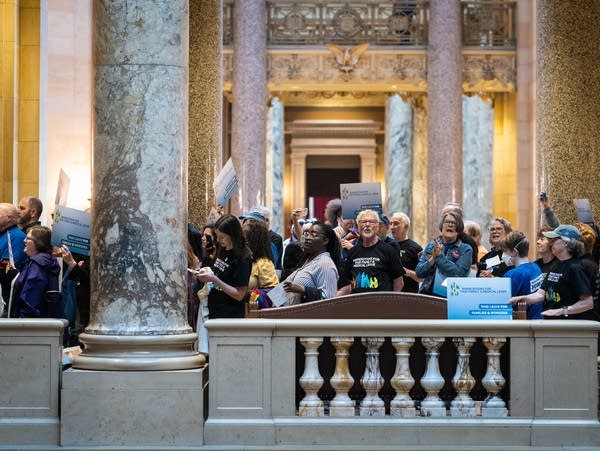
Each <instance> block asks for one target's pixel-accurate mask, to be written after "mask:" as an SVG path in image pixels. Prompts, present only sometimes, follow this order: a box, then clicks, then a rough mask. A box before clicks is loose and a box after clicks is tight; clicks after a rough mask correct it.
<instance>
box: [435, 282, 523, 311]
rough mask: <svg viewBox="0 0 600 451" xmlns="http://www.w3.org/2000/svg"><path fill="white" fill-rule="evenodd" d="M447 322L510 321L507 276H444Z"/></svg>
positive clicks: (509, 291) (510, 306)
mask: <svg viewBox="0 0 600 451" xmlns="http://www.w3.org/2000/svg"><path fill="white" fill-rule="evenodd" d="M446 287H447V290H448V319H512V312H513V309H512V305H510V304H508V300H509V299H510V298H511V289H510V279H509V278H508V277H448V278H447V279H446Z"/></svg>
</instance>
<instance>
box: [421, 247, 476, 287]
mask: <svg viewBox="0 0 600 451" xmlns="http://www.w3.org/2000/svg"><path fill="white" fill-rule="evenodd" d="M434 246H435V241H430V242H429V243H427V246H425V249H424V250H423V252H422V253H421V256H420V257H419V263H418V264H417V267H416V268H415V272H416V273H417V277H420V278H423V283H422V284H421V288H420V289H419V293H425V294H431V291H432V289H433V281H434V279H435V271H436V269H437V270H439V272H440V273H441V274H442V276H444V277H467V276H468V275H469V272H470V271H471V261H472V258H473V249H471V246H469V245H468V244H465V243H463V242H462V241H461V240H456V242H454V243H453V244H452V245H450V246H448V248H447V249H446V250H445V252H443V253H441V254H439V255H438V256H437V257H436V258H435V264H434V265H433V266H429V262H428V261H427V259H428V258H429V256H430V255H431V251H432V249H433V247H434Z"/></svg>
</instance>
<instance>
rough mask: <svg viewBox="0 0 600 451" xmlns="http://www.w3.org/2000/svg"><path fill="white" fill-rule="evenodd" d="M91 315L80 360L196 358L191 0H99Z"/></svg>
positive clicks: (134, 364) (121, 362)
mask: <svg viewBox="0 0 600 451" xmlns="http://www.w3.org/2000/svg"><path fill="white" fill-rule="evenodd" d="M93 17H94V29H95V35H94V54H95V90H96V94H95V127H94V129H95V134H94V174H93V190H92V196H93V200H92V243H91V275H90V276H91V306H90V314H91V320H90V324H89V326H88V327H87V329H86V331H85V333H84V334H82V335H81V336H80V340H81V341H82V342H83V343H84V344H85V350H84V351H83V353H82V354H81V355H80V356H79V357H78V358H76V359H75V360H74V362H73V366H74V367H75V368H78V369H94V370H102V369H104V370H126V371H128V370H173V369H188V368H196V367H199V366H201V365H202V364H203V363H204V357H203V356H201V355H199V354H198V353H197V352H194V351H193V344H194V341H195V340H196V334H194V333H192V330H191V328H190V327H189V325H188V323H187V315H186V307H187V284H186V247H185V243H186V233H187V226H186V224H187V214H186V213H187V150H188V149H187V148H188V125H187V120H188V2H187V0H171V1H157V2H145V1H131V0H102V1H100V0H99V1H96V2H94V16H93Z"/></svg>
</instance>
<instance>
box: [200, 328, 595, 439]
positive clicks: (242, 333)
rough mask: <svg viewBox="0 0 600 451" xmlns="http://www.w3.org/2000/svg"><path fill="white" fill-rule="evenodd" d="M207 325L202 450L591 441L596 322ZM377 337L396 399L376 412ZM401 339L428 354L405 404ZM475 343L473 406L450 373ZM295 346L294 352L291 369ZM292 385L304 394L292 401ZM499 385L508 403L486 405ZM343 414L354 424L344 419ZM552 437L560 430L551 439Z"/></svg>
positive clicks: (463, 380)
mask: <svg viewBox="0 0 600 451" xmlns="http://www.w3.org/2000/svg"><path fill="white" fill-rule="evenodd" d="M207 328H208V330H209V334H210V353H209V354H210V383H209V414H208V419H207V422H206V424H205V443H206V444H207V445H209V444H210V445H225V444H230V445H231V444H234V445H273V444H275V443H278V444H280V445H282V444H283V445H284V444H289V445H293V444H295V445H298V444H303V443H304V444H305V443H307V442H306V440H308V438H309V437H310V443H319V444H323V445H328V444H329V445H338V446H344V445H348V446H350V445H355V444H357V443H363V441H364V440H366V439H367V438H368V440H370V441H369V446H370V447H371V449H375V448H376V447H377V446H383V445H385V444H387V443H406V444H407V445H410V444H417V443H421V444H422V443H428V444H432V445H433V444H438V445H441V444H444V445H448V446H463V445H465V446H466V445H472V446H477V445H480V444H482V443H486V446H487V445H489V446H498V447H500V446H507V445H513V446H530V445H532V444H534V445H536V446H544V445H546V446H549V445H556V444H572V443H577V444H582V445H584V444H586V443H588V442H589V443H590V444H592V443H594V440H597V438H598V437H599V436H600V424H599V423H598V418H597V375H596V340H597V333H598V329H600V325H599V324H597V323H594V322H586V321H447V320H360V321H357V320H335V319H246V320H212V321H209V322H208V323H207ZM355 339H360V340H362V341H363V343H364V346H365V348H366V357H365V358H364V363H363V365H364V367H363V368H366V370H363V372H362V374H363V375H362V377H360V379H361V381H360V385H361V386H362V387H363V389H364V391H365V392H366V393H365V394H364V396H362V397H361V398H360V399H359V402H357V403H355V400H353V399H350V400H349V398H350V397H349V396H348V395H349V388H348V387H350V383H349V381H348V380H346V376H347V375H348V371H345V365H346V363H347V361H345V360H344V359H346V357H345V355H346V354H347V350H348V348H349V346H351V343H352V342H354V340H355ZM384 339H385V340H387V341H388V342H389V341H391V342H392V344H393V345H394V347H395V349H396V354H395V357H393V359H394V360H395V361H396V362H397V363H398V362H399V363H398V365H397V368H399V370H398V369H397V371H396V372H395V373H394V377H393V378H392V379H393V380H391V381H390V383H391V385H392V387H394V389H395V391H396V394H397V395H399V396H398V398H397V399H396V398H394V400H392V401H389V400H386V402H385V404H384V402H383V401H382V400H381V398H380V397H379V396H378V393H379V388H380V387H381V384H382V377H381V374H380V373H378V371H377V361H378V358H377V357H378V354H377V352H378V351H377V349H378V347H379V346H380V345H381V343H382V342H383V341H384ZM323 340H326V341H329V342H331V345H332V346H333V347H334V348H335V351H336V353H335V364H334V368H335V372H333V373H332V372H329V373H328V374H324V372H323V371H322V369H320V367H319V364H317V362H319V353H320V352H321V351H319V347H320V342H321V341H323ZM411 340H417V341H420V342H421V343H423V346H424V347H425V348H426V349H427V353H428V354H427V364H426V367H427V368H423V370H424V373H422V375H418V377H417V378H414V379H415V381H416V380H419V382H420V384H421V386H422V387H423V389H424V390H425V391H426V392H427V396H426V397H425V398H424V399H422V400H420V402H419V403H414V402H413V401H414V400H413V399H412V398H411V397H410V396H409V391H410V390H409V389H407V385H405V384H407V380H408V379H409V378H408V377H407V376H410V375H411V373H412V371H411V370H413V368H410V369H409V367H410V365H407V362H408V360H407V357H406V356H407V353H408V354H410V352H412V351H409V348H410V347H409V346H408V343H410V341H411ZM474 340H479V341H480V342H482V343H483V344H484V345H485V347H486V348H487V351H486V352H487V358H484V360H486V361H487V370H488V371H487V372H486V374H485V376H484V377H482V378H480V380H479V382H480V383H481V384H482V385H483V387H485V390H486V391H487V393H488V396H487V398H486V399H485V400H484V401H482V402H479V403H474V402H473V401H474V400H473V399H472V398H471V397H470V395H469V391H470V390H469V389H470V387H472V384H473V380H472V378H471V377H470V375H469V374H468V371H466V372H465V371H463V372H461V371H458V370H461V369H462V370H464V369H465V368H468V363H467V362H468V354H469V348H470V346H471V345H472V343H473V342H474ZM444 341H452V342H454V343H455V346H456V347H455V348H454V349H455V351H454V352H455V353H456V355H457V356H456V357H455V359H456V360H455V363H454V369H455V371H456V374H452V375H450V376H449V377H448V376H445V377H440V376H439V375H438V373H439V371H438V370H439V367H438V366H437V359H438V357H437V356H435V354H436V352H437V346H439V344H440V343H442V342H444ZM504 341H505V342H506V343H507V344H508V346H507V347H508V348H509V351H507V352H506V353H505V357H504V358H505V359H506V362H505V365H506V370H505V371H504V373H503V372H502V371H500V370H499V369H498V366H499V365H498V363H499V359H500V350H501V348H502V344H503V343H504ZM298 342H300V343H302V345H303V347H302V350H303V352H304V355H302V354H301V356H300V360H298V359H297V358H296V352H297V351H296V347H297V343H298ZM488 345H489V346H488ZM382 358H383V357H381V356H380V357H379V361H380V362H381V359H382ZM298 362H300V364H299V363H298ZM490 362H492V363H490ZM302 364H303V367H304V368H303V369H302V368H299V366H302ZM490 368H491V369H492V372H491V373H490ZM407 369H408V371H407ZM494 369H495V370H494ZM299 370H302V373H301V377H298V376H299V375H298V373H299ZM453 376H454V377H453ZM419 377H420V379H418V378H419ZM321 379H323V382H321ZM357 379H358V378H357ZM448 379H451V380H450V381H448ZM452 379H454V380H452ZM327 380H328V381H329V384H330V385H331V386H332V387H333V388H334V391H335V395H336V396H335V397H333V399H327V400H323V399H322V398H321V396H320V393H322V392H320V391H319V389H320V387H321V386H322V384H323V383H324V382H325V381H327ZM504 381H505V382H504ZM409 382H410V381H409ZM444 383H452V384H454V385H453V386H454V388H455V392H456V395H455V396H454V397H453V399H451V400H449V399H447V400H442V402H440V401H441V400H440V399H439V398H438V396H437V394H438V391H439V389H440V386H441V385H444ZM298 384H299V385H300V386H302V387H303V388H304V390H301V391H300V392H298V390H297V386H298ZM504 385H506V386H507V387H508V389H507V391H508V393H507V394H506V396H505V399H506V401H507V402H506V403H505V400H504V399H502V398H501V397H500V396H496V395H498V394H499V391H500V390H501V389H502V388H503V386H504ZM297 397H298V398H301V399H299V400H298V399H297ZM324 401H325V402H324ZM486 407H487V408H489V411H488V413H489V414H488V415H486V413H485V408H486ZM321 415H323V416H322V417H321ZM348 415H351V416H352V418H345V416H348ZM316 416H319V418H315V417H316ZM474 426H477V427H474ZM332 430H335V433H333V432H331V431H332ZM409 430H410V432H409ZM500 430H502V431H503V432H502V434H499V433H498V431H500ZM554 430H560V431H561V432H560V434H558V433H550V432H549V431H554ZM467 431H468V433H467ZM232 441H233V443H232ZM364 449H369V448H366V447H365V448H364ZM491 449H493V448H491ZM498 449H500V448H498Z"/></svg>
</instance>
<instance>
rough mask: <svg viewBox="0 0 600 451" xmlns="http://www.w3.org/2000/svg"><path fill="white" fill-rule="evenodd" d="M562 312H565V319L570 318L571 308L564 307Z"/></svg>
mask: <svg viewBox="0 0 600 451" xmlns="http://www.w3.org/2000/svg"><path fill="white" fill-rule="evenodd" d="M562 311H563V316H564V317H565V318H567V317H568V316H569V307H563V308H562Z"/></svg>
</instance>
